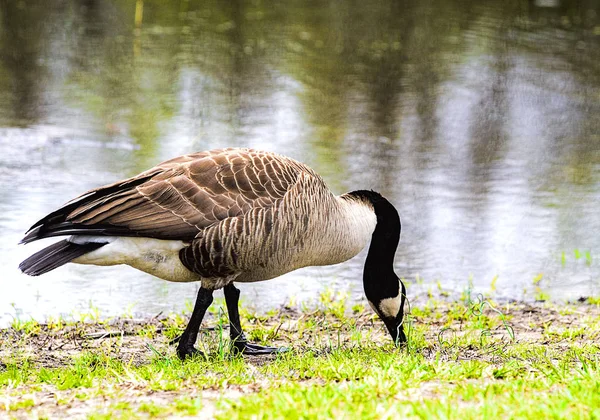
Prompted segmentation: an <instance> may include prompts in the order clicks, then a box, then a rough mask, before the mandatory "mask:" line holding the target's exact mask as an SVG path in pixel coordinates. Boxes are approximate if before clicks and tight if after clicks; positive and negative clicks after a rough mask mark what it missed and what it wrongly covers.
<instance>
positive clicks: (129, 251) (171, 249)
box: [68, 236, 201, 282]
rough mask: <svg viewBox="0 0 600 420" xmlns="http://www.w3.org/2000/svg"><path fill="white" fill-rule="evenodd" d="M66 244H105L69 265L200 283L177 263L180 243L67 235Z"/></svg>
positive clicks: (181, 244)
mask: <svg viewBox="0 0 600 420" xmlns="http://www.w3.org/2000/svg"><path fill="white" fill-rule="evenodd" d="M68 240H69V241H70V242H73V243H78V244H83V243H89V242H108V244H107V245H104V246H103V247H101V248H98V249H96V250H94V251H92V252H89V253H87V254H85V255H82V256H81V257H78V258H75V259H74V260H73V261H72V262H74V263H77V264H92V265H118V264H127V265H129V266H131V267H134V268H137V269H138V270H141V271H144V272H146V273H148V274H152V275H153V276H156V277H159V278H161V279H163V280H168V281H175V282H190V281H199V280H201V278H200V276H199V275H197V274H195V273H193V272H191V271H190V270H188V269H187V268H185V266H184V265H183V264H182V263H181V260H180V259H179V250H180V249H182V248H184V247H185V246H187V244H186V243H185V242H183V241H175V240H161V239H151V238H128V237H112V236H71V237H70V238H69V239H68Z"/></svg>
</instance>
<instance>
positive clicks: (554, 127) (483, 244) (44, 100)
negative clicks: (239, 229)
mask: <svg viewBox="0 0 600 420" xmlns="http://www.w3.org/2000/svg"><path fill="white" fill-rule="evenodd" d="M224 146H248V147H255V148H263V149H267V150H271V151H276V152H279V153H282V154H286V155H290V156H292V157H294V158H296V159H299V160H301V161H303V162H305V163H307V164H309V165H310V166H312V167H313V168H314V169H316V170H317V171H318V172H319V173H321V174H322V175H323V177H324V178H325V179H326V181H327V182H328V183H329V185H330V187H331V188H332V189H333V190H334V191H335V192H337V193H342V192H345V191H348V190H353V189H364V188H369V189H371V188H372V189H374V190H377V191H380V192H381V193H382V194H384V195H385V196H387V197H388V198H389V199H390V200H391V201H392V202H393V203H394V204H395V205H396V206H397V207H398V209H399V211H400V215H401V217H402V222H403V232H402V238H401V244H400V247H399V249H398V252H397V255H396V271H397V273H398V274H399V275H401V276H402V277H404V278H405V279H406V283H407V285H408V290H409V294H410V295H412V296H413V297H416V296H423V295H424V294H426V293H427V291H428V290H432V291H433V292H434V293H440V292H444V293H446V292H447V293H449V294H450V296H459V295H460V293H461V292H464V291H465V290H467V288H468V285H469V282H471V283H472V285H473V288H474V289H475V291H477V292H484V293H488V294H489V295H491V296H494V297H496V298H498V299H535V298H541V297H549V298H551V299H554V300H560V299H576V298H578V297H580V296H589V295H598V294H599V293H600V215H599V214H600V212H599V210H598V209H599V201H600V2H599V1H597V0H587V1H586V0H581V1H566V0H536V1H525V0H522V1H521V0H508V1H507V0H498V1H487V2H482V1H468V0H467V1H465V0H454V1H452V0H424V1H418V2H408V1H406V2H405V1H391V0H390V1H385V0H378V1H364V0H362V1H331V2H316V1H308V2H307V1H290V2H284V3H280V4H279V3H278V4H276V5H273V4H272V3H271V2H262V1H258V0H257V1H241V0H237V1H232V2H220V1H205V0H202V1H194V0H190V1H173V2H162V1H158V0H156V1H141V0H138V1H135V0H131V1H94V0H85V1H68V0H64V1H56V2H52V5H49V4H48V3H46V2H43V1H38V2H34V1H33V2H30V1H27V2H25V1H10V0H1V1H0V265H1V266H2V270H3V273H2V275H1V278H2V279H1V285H2V288H1V290H2V291H1V292H0V321H1V322H7V321H10V320H11V319H12V318H13V317H15V316H19V317H21V318H25V319H26V318H28V317H30V316H32V317H34V318H36V319H44V318H46V317H48V316H56V315H58V314H71V313H75V312H89V310H90V309H89V307H90V305H91V306H93V307H96V308H98V309H99V310H100V313H101V314H102V315H103V316H111V315H115V314H123V313H126V312H133V313H141V314H145V315H154V314H157V313H158V312H160V311H170V310H181V309H183V308H184V307H185V305H186V301H187V302H189V301H193V299H195V292H196V287H197V286H196V285H194V284H170V283H167V282H164V281H161V280H158V279H155V278H152V277H150V276H148V275H145V274H143V273H141V272H137V271H135V270H134V269H131V268H129V267H124V266H123V267H102V268H101V267H89V266H77V265H74V264H72V265H67V266H64V267H61V268H60V269H57V270H55V271H53V272H51V273H49V274H46V275H44V276H42V277H38V278H34V277H27V276H25V275H23V274H21V273H20V272H19V270H18V269H17V265H18V263H19V262H20V261H21V260H23V259H24V258H26V257H27V256H28V255H30V254H31V253H33V252H35V251H36V250H38V249H40V248H42V247H44V246H47V245H48V244H49V243H52V240H48V241H40V242H39V243H34V244H30V245H27V246H22V245H21V246H17V242H18V241H19V240H20V239H21V237H22V235H23V234H24V232H25V231H26V230H27V228H28V227H29V226H30V225H31V224H33V223H34V222H35V221H36V220H38V219H39V218H41V217H42V216H44V215H45V214H47V213H48V212H50V211H52V210H54V209H55V208H56V207H58V206H60V205H61V204H63V203H64V202H65V201H67V200H69V199H71V198H73V197H74V196H76V195H79V194H80V193H82V192H84V191H86V190H87V189H89V188H92V187H96V186H99V185H102V184H105V183H110V182H113V181H115V180H118V179H121V178H124V177H129V176H132V175H135V174H136V173H138V172H140V171H142V170H144V169H147V168H149V167H150V166H153V165H154V164H156V163H158V162H160V161H162V160H165V159H167V158H170V157H174V156H177V155H179V154H183V153H188V152H192V151H199V150H206V149H211V148H217V147H224ZM363 262H364V253H363V254H361V255H359V256H357V257H356V258H354V259H352V260H351V261H349V262H346V263H343V264H340V265H337V266H332V267H320V268H307V269H303V270H299V271H297V272H293V273H290V274H288V275H285V276H283V277H281V278H280V279H277V280H272V281H269V282H264V283H258V284H253V285H243V298H244V299H245V302H246V303H247V304H248V305H251V306H254V307H255V308H256V309H258V310H263V309H268V308H273V307H278V306H280V305H281V304H283V303H285V302H289V301H290V300H293V301H296V302H299V301H309V300H312V301H313V302H314V301H315V299H316V298H317V297H318V296H319V294H320V293H322V292H323V291H324V290H326V289H328V288H330V289H333V290H335V291H341V292H347V293H349V295H350V296H351V299H353V300H361V299H364V298H363V297H362V296H363V294H362V264H363ZM188 304H189V303H188Z"/></svg>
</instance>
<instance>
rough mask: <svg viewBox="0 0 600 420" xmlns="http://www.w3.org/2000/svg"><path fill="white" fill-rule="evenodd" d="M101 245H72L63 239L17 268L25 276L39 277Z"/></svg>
mask: <svg viewBox="0 0 600 420" xmlns="http://www.w3.org/2000/svg"><path fill="white" fill-rule="evenodd" d="M103 245H106V243H96V242H90V243H85V244H74V243H72V242H69V241H68V240H66V239H65V240H63V241H60V242H57V243H55V244H52V245H50V246H48V247H46V248H44V249H42V250H41V251H38V252H36V253H35V254H33V255H32V256H31V257H29V258H27V259H26V260H25V261H23V262H22V263H21V264H19V268H20V269H21V271H22V272H23V273H25V274H29V275H30V276H39V275H40V274H44V273H47V272H48V271H52V270H54V269H55V268H57V267H60V266H61V265H63V264H66V263H68V262H69V261H72V260H74V259H75V258H77V257H81V256H82V255H84V254H87V253H88V252H91V251H93V250H95V249H98V248H100V247H101V246H103Z"/></svg>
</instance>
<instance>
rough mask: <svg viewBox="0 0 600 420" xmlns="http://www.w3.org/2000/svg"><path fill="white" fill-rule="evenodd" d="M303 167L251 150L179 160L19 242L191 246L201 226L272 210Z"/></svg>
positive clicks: (55, 217) (76, 207)
mask: <svg viewBox="0 0 600 420" xmlns="http://www.w3.org/2000/svg"><path fill="white" fill-rule="evenodd" d="M301 174H305V175H307V176H309V177H311V178H315V181H317V182H321V183H322V182H323V181H322V180H321V178H320V177H319V176H318V175H317V174H316V173H315V172H314V171H312V170H311V169H310V168H309V167H307V166H306V165H303V164H301V163H299V162H297V161H295V160H292V159H289V158H286V157H283V156H280V155H277V154H274V153H266V152H260V151H255V150H251V149H219V150H213V151H209V152H200V153H195V154H190V155H184V156H180V157H178V158H175V159H171V160H168V161H166V162H163V163H161V164H159V165H157V166H156V167H154V168H152V169H150V170H148V171H145V172H142V173H141V174H139V175H137V176H135V177H132V178H130V179H127V180H125V181H120V182H117V183H114V184H110V185H107V186H104V187H100V188H97V189H94V190H91V191H88V192H87V193H85V194H83V195H81V196H80V197H78V198H76V199H74V200H72V201H70V202H69V203H67V204H66V205H65V206H63V207H62V208H61V209H59V210H57V211H55V212H53V213H51V214H50V215H48V216H46V217H45V218H43V219H41V220H40V221H38V222H37V223H36V224H35V225H33V226H32V228H31V229H30V232H29V233H28V235H27V236H26V237H25V238H24V239H23V242H30V241H32V240H35V239H40V238H42V237H47V236H58V235H65V234H73V233H74V234H100V235H102V234H105V235H120V236H144V237H151V238H157V239H179V240H186V241H191V240H192V239H194V238H195V237H196V236H197V235H198V234H199V232H201V231H202V230H203V229H204V228H206V227H209V226H211V225H213V224H216V223H218V222H220V221H222V220H225V219H227V218H229V217H239V216H242V215H244V214H246V213H248V212H250V211H251V210H252V209H256V208H269V207H273V206H275V205H276V204H277V203H278V202H279V201H280V200H281V199H283V197H284V196H285V194H286V193H287V192H288V191H289V190H290V189H291V188H292V187H293V186H294V185H296V183H298V181H299V179H300V176H301Z"/></svg>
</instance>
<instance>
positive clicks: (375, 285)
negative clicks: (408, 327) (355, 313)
mask: <svg viewBox="0 0 600 420" xmlns="http://www.w3.org/2000/svg"><path fill="white" fill-rule="evenodd" d="M349 195H351V196H353V197H355V198H357V199H361V200H363V201H365V202H367V203H370V205H371V206H373V210H374V211H375V215H376V217H377V225H376V227H375V231H374V232H373V236H372V238H371V246H370V247H369V253H368V255H367V260H366V262H365V269H364V273H363V285H364V288H365V295H366V296H367V299H368V301H369V304H370V305H371V307H372V308H373V310H374V311H375V312H376V313H377V315H379V317H380V318H381V320H382V321H383V323H384V324H385V326H386V328H387V330H388V331H389V333H390V335H391V336H392V339H393V340H394V343H396V344H402V343H406V335H405V334H404V327H403V324H402V321H403V319H404V302H405V300H406V288H405V287H404V284H403V283H402V281H401V280H400V279H399V278H398V276H397V275H396V273H394V256H395V254H396V249H397V248H398V242H399V241H400V216H398V211H397V210H396V208H395V207H394V206H393V205H392V204H391V203H390V202H389V201H388V200H386V199H385V198H384V197H383V196H381V195H380V194H379V193H376V192H375V191H365V190H360V191H353V192H351V193H349Z"/></svg>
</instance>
